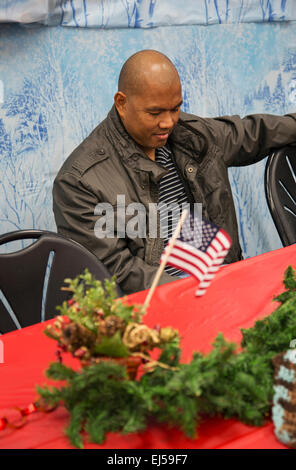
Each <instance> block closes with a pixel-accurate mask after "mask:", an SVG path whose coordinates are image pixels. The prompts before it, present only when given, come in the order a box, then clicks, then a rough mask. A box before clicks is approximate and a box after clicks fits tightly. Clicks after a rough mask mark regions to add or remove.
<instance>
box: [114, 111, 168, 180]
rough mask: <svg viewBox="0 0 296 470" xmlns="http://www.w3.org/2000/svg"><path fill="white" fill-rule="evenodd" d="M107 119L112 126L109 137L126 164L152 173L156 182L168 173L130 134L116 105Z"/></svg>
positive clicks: (137, 169)
mask: <svg viewBox="0 0 296 470" xmlns="http://www.w3.org/2000/svg"><path fill="white" fill-rule="evenodd" d="M107 121H108V124H109V125H110V126H111V128H110V131H111V132H110V134H109V137H110V138H111V139H112V141H113V145H114V146H115V147H116V150H117V151H118V153H119V154H120V157H121V159H122V161H123V163H124V164H125V165H127V166H128V167H130V168H132V169H134V170H136V171H145V172H148V173H150V174H151V177H152V180H154V181H155V182H158V181H159V179H160V178H162V177H163V176H164V175H166V174H167V172H168V171H167V170H165V169H163V168H162V166H161V165H159V164H158V163H156V162H154V161H153V160H151V159H150V158H149V157H148V156H147V155H146V154H145V153H144V152H143V150H142V149H141V148H140V147H139V146H138V145H137V143H136V142H135V141H134V139H133V138H132V137H131V136H130V135H129V134H128V132H127V131H126V130H125V127H124V126H123V124H122V121H121V119H120V117H119V114H118V112H117V110H116V108H115V106H114V105H113V106H112V108H111V110H110V112H109V114H108V116H107ZM108 127H109V126H108Z"/></svg>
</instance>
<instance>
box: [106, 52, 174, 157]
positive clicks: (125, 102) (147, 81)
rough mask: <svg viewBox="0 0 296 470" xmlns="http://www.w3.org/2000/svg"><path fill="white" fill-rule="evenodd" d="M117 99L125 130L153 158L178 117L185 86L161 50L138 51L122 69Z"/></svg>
mask: <svg viewBox="0 0 296 470" xmlns="http://www.w3.org/2000/svg"><path fill="white" fill-rule="evenodd" d="M114 102H115V106H116V109H117V111H118V113H119V115H120V118H121V120H122V122H123V125H124V127H125V129H126V131H127V132H128V133H129V135H130V136H131V137H132V138H133V139H134V140H135V141H136V142H137V143H138V145H139V146H140V147H141V148H142V149H143V150H144V152H145V153H146V154H147V155H148V156H149V157H150V158H151V159H153V160H154V156H155V149H156V148H158V147H162V146H163V145H165V143H166V141H167V139H168V136H169V134H170V133H171V132H172V130H173V128H174V126H175V125H176V123H177V121H178V119H179V114H180V106H181V104H182V90H181V83H180V78H179V74H178V72H177V70H176V68H175V66H174V65H173V63H172V62H171V61H170V60H169V59H168V58H167V57H166V56H165V55H163V54H161V53H160V52H157V51H153V50H144V51H140V52H137V53H136V54H134V55H132V56H131V57H130V58H129V59H128V60H127V61H126V62H125V64H124V65H123V67H122V69H121V72H120V76H119V80H118V92H117V93H116V94H115V96H114Z"/></svg>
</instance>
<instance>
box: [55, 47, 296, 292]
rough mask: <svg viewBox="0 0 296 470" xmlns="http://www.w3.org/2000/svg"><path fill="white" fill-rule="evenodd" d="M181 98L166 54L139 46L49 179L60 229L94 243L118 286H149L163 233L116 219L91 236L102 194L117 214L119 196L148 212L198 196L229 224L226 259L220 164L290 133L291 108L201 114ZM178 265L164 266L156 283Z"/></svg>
mask: <svg viewBox="0 0 296 470" xmlns="http://www.w3.org/2000/svg"><path fill="white" fill-rule="evenodd" d="M181 104H182V91H181V84H180V78H179V75H178V72H177V70H176V68H175V67H174V65H173V64H172V62H171V61H170V60H169V59H168V58H167V57H166V56H164V55H163V54H161V53H159V52H157V51H152V50H144V51H140V52H137V53H136V54H134V55H133V56H131V57H130V58H129V59H128V60H127V61H126V63H125V64H124V65H123V67H122V70H121V73H120V76H119V81H118V91H117V93H116V94H115V96H114V106H113V107H112V109H111V111H110V112H109V114H108V116H107V118H106V119H105V120H104V121H103V122H101V124H99V125H98V126H97V127H96V128H95V129H94V130H93V132H92V133H91V134H90V135H89V136H88V137H87V138H86V139H85V140H84V141H83V142H82V143H81V144H80V145H79V146H78V147H77V148H76V149H75V150H74V151H73V152H72V154H71V155H70V156H69V158H68V159H67V160H66V161H65V163H64V164H63V166H62V168H61V169H60V171H59V173H58V175H57V177H56V179H55V182H54V188H53V201H54V205H53V209H54V214H55V220H56V224H57V227H58V232H59V233H61V234H62V235H64V236H66V237H69V238H72V239H74V240H76V241H78V242H79V243H81V244H82V245H84V246H86V247H87V248H88V249H89V250H90V251H92V252H93V253H94V254H95V255H96V256H97V257H98V258H99V259H100V260H101V261H102V262H103V263H104V264H105V266H106V267H107V269H108V270H109V272H110V273H111V274H112V275H113V274H115V275H116V279H117V281H118V283H119V284H120V287H121V288H122V290H123V291H124V292H125V293H131V292H136V291H139V290H143V289H147V288H149V287H150V286H151V284H152V281H153V278H154V276H155V274H156V271H157V268H158V266H159V260H160V256H161V253H162V251H163V248H164V244H165V243H166V242H167V239H165V238H164V237H163V236H160V235H156V236H155V234H154V235H153V234H152V235H153V236H152V235H151V234H146V236H138V237H131V236H129V234H128V231H124V234H122V229H121V233H119V230H118V224H117V222H116V221H115V222H114V234H113V235H112V234H111V236H105V237H104V236H103V237H102V236H98V231H97V230H96V226H97V227H98V225H97V224H98V221H99V220H100V219H102V217H103V212H102V211H100V210H99V209H98V207H101V206H100V204H103V205H104V204H106V203H107V204H106V208H108V207H111V208H112V209H113V210H114V212H115V215H116V218H117V219H118V212H119V211H120V208H119V207H118V205H117V202H118V197H119V196H120V198H121V201H124V203H125V207H128V206H129V204H131V205H132V204H133V203H136V204H139V203H140V204H142V207H143V208H144V209H145V210H146V215H147V214H149V210H150V211H151V207H152V205H153V204H154V205H155V206H156V205H157V209H159V203H160V202H162V203H164V204H168V203H169V202H173V203H176V204H183V203H188V204H191V205H192V204H195V203H200V204H202V214H203V216H204V217H205V218H206V219H208V220H209V221H211V222H213V223H214V224H216V225H218V226H219V227H222V228H224V229H225V230H226V231H227V232H228V233H229V235H230V237H231V239H232V247H231V249H230V251H229V253H228V255H227V258H226V260H225V262H227V263H230V262H234V261H237V260H240V259H242V254H241V248H240V244H239V238H238V228H237V220H236V214H235V208H234V204H233V198H232V194H231V188H230V183H229V180H228V176H227V168H228V167H229V166H240V165H241V166H243V165H249V164H251V163H255V162H257V161H259V160H260V159H262V158H264V157H265V156H266V155H268V153H269V152H270V150H271V149H272V148H276V147H281V146H283V145H287V144H291V143H295V142H296V115H295V114H290V115H287V116H272V115H264V114H257V115H252V116H247V117H245V118H243V119H241V118H240V117H239V116H231V117H229V116H224V117H218V118H206V119H204V118H200V117H197V116H194V115H190V114H186V113H183V112H181V111H180V107H181ZM156 212H157V214H158V225H159V210H157V211H156ZM107 213H108V210H107ZM147 218H148V215H147ZM121 222H122V217H121ZM125 223H126V224H127V220H125ZM111 226H112V227H113V225H112V224H111ZM121 227H122V223H121ZM125 227H126V226H125ZM167 238H169V237H167ZM170 269H171V270H172V268H170ZM177 274H179V273H177V272H176V271H173V270H172V271H170V270H169V269H167V271H165V272H164V273H163V275H162V277H161V279H160V284H162V283H166V282H169V281H172V280H175V279H177V277H176V275H177Z"/></svg>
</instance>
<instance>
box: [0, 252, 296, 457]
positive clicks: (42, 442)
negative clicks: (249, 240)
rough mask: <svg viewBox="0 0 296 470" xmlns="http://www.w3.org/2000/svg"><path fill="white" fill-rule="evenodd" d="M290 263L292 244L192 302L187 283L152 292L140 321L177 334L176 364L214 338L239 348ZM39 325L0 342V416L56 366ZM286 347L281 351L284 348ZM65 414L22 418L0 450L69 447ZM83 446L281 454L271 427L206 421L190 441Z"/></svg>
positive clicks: (152, 435) (173, 435)
mask: <svg viewBox="0 0 296 470" xmlns="http://www.w3.org/2000/svg"><path fill="white" fill-rule="evenodd" d="M289 264H291V265H292V266H293V267H295V266H296V245H292V246H290V247H286V248H281V249H279V250H275V251H272V252H269V253H266V254H263V255H260V256H257V257H254V258H250V259H248V260H245V261H240V262H237V263H234V264H232V265H229V266H225V267H223V268H221V270H220V271H219V273H218V274H217V275H216V277H215V279H214V280H213V282H212V284H211V286H210V287H209V288H208V291H207V293H206V294H205V295H204V296H203V297H200V298H197V297H195V296H194V292H195V289H196V282H195V281H194V279H193V278H192V277H189V278H186V279H182V280H178V281H175V282H172V283H169V284H166V285H163V286H159V287H158V288H157V289H156V292H155V294H154V296H153V298H152V301H151V304H150V307H149V311H148V313H147V315H146V317H145V322H146V323H147V324H148V325H149V326H154V325H155V324H160V325H162V326H172V327H174V328H177V329H178V330H179V332H180V334H181V336H182V343H181V345H182V360H183V361H189V360H190V359H191V355H192V352H193V351H194V350H195V351H196V350H199V351H201V352H203V353H207V352H209V351H210V349H211V344H212V342H213V340H214V339H215V338H216V336H217V334H218V333H219V332H222V333H223V334H224V336H225V337H226V339H227V340H230V341H235V342H237V343H239V342H240V341H241V333H240V328H249V327H251V326H253V324H254V322H255V320H256V319H259V318H263V317H265V316H266V315H268V314H270V313H271V312H272V311H273V310H274V309H275V308H276V307H277V305H278V304H277V303H276V302H274V301H272V299H273V297H274V296H275V295H277V294H279V293H280V292H282V291H283V283H282V279H283V275H284V271H285V269H286V268H287V267H288V265H289ZM146 295H147V291H142V292H138V293H136V294H132V295H130V296H129V297H128V301H129V302H132V303H140V302H143V301H144V299H145V297H146ZM44 328H45V324H44V323H39V324H37V325H33V326H31V327H27V328H24V329H23V330H18V331H14V332H11V333H7V334H5V335H3V336H2V337H1V340H2V341H3V344H4V363H3V364H1V363H0V384H1V385H0V387H1V388H0V416H3V415H5V413H6V411H7V409H11V407H13V406H20V407H23V406H26V405H28V404H29V403H31V402H32V401H34V400H35V398H36V393H35V386H36V385H37V384H38V385H43V384H44V383H45V382H46V380H47V379H46V378H45V376H44V370H45V369H46V368H47V367H48V365H49V363H50V362H51V361H55V360H56V356H55V351H56V342H55V341H53V340H51V339H49V338H47V337H46V336H45V335H44V334H43V333H42V331H43V330H44ZM288 348H289V345H287V349H288ZM68 419H69V415H68V412H67V410H66V409H64V408H63V407H59V408H58V409H56V410H55V411H53V412H52V413H49V414H45V413H37V414H33V415H31V416H30V417H29V419H28V423H27V424H26V425H25V426H24V427H23V428H21V429H20V430H10V429H6V430H4V431H1V433H0V448H2V449H12V448H17V449H32V448H34V449H53V448H56V449H70V448H72V446H71V444H70V443H69V441H68V439H67V437H66V436H65V435H64V428H65V426H66V425H67V423H68ZM85 448H101V449H193V448H194V449H197V448H198V449H214V448H215V449H242V448H246V449H285V448H286V447H285V446H284V445H283V444H281V443H280V442H279V441H277V439H276V437H275V435H274V433H273V423H272V422H271V421H269V422H267V423H266V424H265V425H264V426H262V427H260V428H258V427H252V426H247V425H244V424H242V423H240V422H239V421H237V420H235V419H228V420H226V419H216V418H215V419H214V418H212V419H207V420H205V421H204V422H203V423H202V424H201V425H200V426H199V428H198V437H197V438H196V439H195V440H191V439H189V438H187V437H186V436H184V435H183V434H182V433H181V432H180V431H178V430H177V429H168V428H167V427H166V426H160V425H151V426H149V428H148V429H147V430H146V431H144V432H141V433H136V434H130V435H126V436H122V435H120V434H119V433H110V434H108V436H107V439H106V441H105V443H104V444H103V445H101V446H98V445H95V444H92V443H88V442H85Z"/></svg>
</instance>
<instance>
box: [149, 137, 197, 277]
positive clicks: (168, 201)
mask: <svg viewBox="0 0 296 470" xmlns="http://www.w3.org/2000/svg"><path fill="white" fill-rule="evenodd" d="M155 161H156V162H157V163H159V164H160V165H161V166H162V167H164V168H165V169H167V170H169V172H168V173H167V175H165V176H163V177H162V178H161V180H160V183H159V203H158V211H159V217H160V226H161V229H162V230H163V233H162V235H163V239H164V246H166V245H167V243H168V241H169V240H170V238H171V237H172V235H173V233H174V230H175V228H176V226H177V224H178V222H179V218H180V216H181V213H182V211H181V210H182V204H186V203H188V202H189V201H188V198H187V195H186V193H185V189H184V185H183V183H182V181H181V179H180V177H179V175H178V173H177V170H176V167H175V164H174V162H173V160H172V156H171V151H170V150H169V148H168V147H167V146H164V147H160V148H158V149H156V150H155ZM172 204H173V205H175V207H176V209H175V210H168V206H170V205H172ZM173 207H174V206H173ZM178 209H179V210H178ZM165 271H166V272H167V273H168V274H171V275H172V276H179V275H184V271H182V270H181V269H176V268H174V267H173V266H166V267H165Z"/></svg>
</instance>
